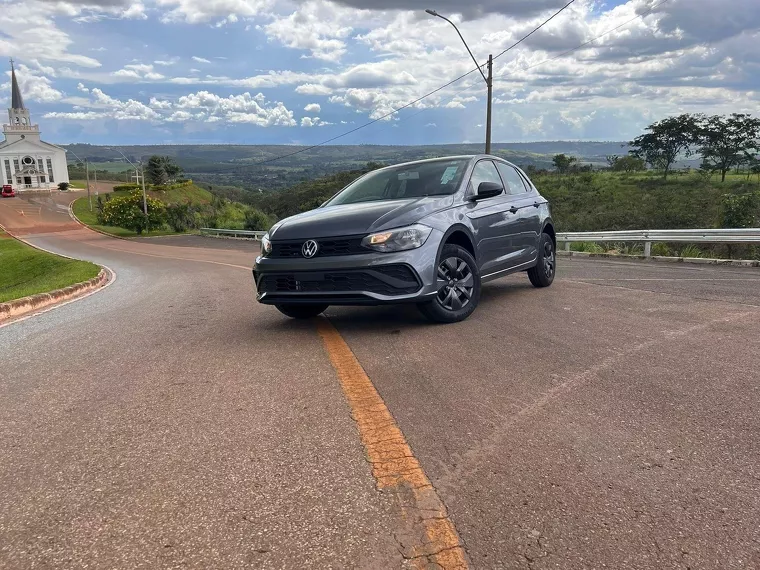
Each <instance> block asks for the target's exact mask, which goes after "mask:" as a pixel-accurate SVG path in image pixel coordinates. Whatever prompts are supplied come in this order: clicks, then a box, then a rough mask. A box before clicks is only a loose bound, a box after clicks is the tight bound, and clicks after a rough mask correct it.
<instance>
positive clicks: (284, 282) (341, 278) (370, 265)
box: [253, 230, 442, 305]
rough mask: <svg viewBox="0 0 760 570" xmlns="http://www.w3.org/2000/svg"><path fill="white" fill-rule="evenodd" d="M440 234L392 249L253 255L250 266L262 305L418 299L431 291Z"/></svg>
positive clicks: (436, 233) (369, 303)
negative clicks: (311, 255) (313, 254)
mask: <svg viewBox="0 0 760 570" xmlns="http://www.w3.org/2000/svg"><path fill="white" fill-rule="evenodd" d="M441 238H442V234H441V233H440V232H438V231H437V230H433V232H432V233H431V235H430V236H428V239H427V240H426V241H425V243H424V244H423V246H422V247H419V248H417V249H412V250H408V251H400V252H395V253H380V252H369V253H362V254H355V255H342V256H325V257H315V258H312V259H305V258H270V257H263V256H259V257H257V258H256V262H255V264H254V267H253V278H254V282H255V284H256V290H257V296H256V299H257V300H258V301H259V302H260V303H263V304H267V305H278V304H289V303H292V304H309V303H325V304H329V305H382V304H387V303H418V302H422V301H425V300H428V299H430V298H432V297H433V296H435V294H436V293H437V287H436V267H435V262H436V258H437V255H438V246H439V243H440V240H441Z"/></svg>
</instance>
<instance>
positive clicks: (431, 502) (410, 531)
mask: <svg viewBox="0 0 760 570" xmlns="http://www.w3.org/2000/svg"><path fill="white" fill-rule="evenodd" d="M317 330H318V331H319V335H320V336H321V337H322V341H323V342H324V345H325V349H326V351H327V353H328V355H329V357H330V361H331V362H332V365H333V367H334V368H335V371H336V373H337V375H338V380H339V381H340V385H341V387H342V389H343V393H344V394H345V396H346V399H347V400H348V403H349V405H350V407H351V415H352V416H353V418H354V420H355V421H356V425H357V427H358V428H359V435H360V437H361V440H362V444H363V445H364V449H365V451H366V453H367V458H368V460H369V462H370V463H371V464H372V474H373V475H374V477H375V480H376V481H377V487H378V489H381V490H383V491H390V492H392V493H394V495H395V498H396V500H397V501H398V505H399V507H400V509H401V518H402V526H403V527H404V532H403V533H400V534H399V535H397V539H398V540H399V543H400V545H401V550H402V553H403V555H404V557H405V558H407V559H410V560H412V561H413V562H414V564H415V566H416V567H417V568H432V567H435V568H443V569H445V570H450V569H457V570H459V569H462V570H464V569H466V568H469V564H468V562H467V556H466V554H465V551H464V548H463V545H462V541H461V540H460V538H459V535H458V534H457V531H456V528H454V523H452V522H451V519H450V518H449V516H448V513H447V511H446V506H445V505H444V504H443V501H441V499H440V497H438V493H437V492H436V490H435V489H434V488H433V485H432V484H431V482H430V480H429V479H428V478H427V475H425V472H424V471H423V469H422V466H421V465H420V463H419V461H417V458H416V457H415V456H414V453H413V452H412V449H411V448H410V447H409V444H408V443H407V442H406V438H404V434H403V433H401V429H399V427H398V425H396V421H395V420H394V419H393V416H392V415H391V413H390V411H389V410H388V408H387V407H386V405H385V402H384V401H383V399H382V398H381V397H380V394H378V392H377V390H376V389H375V386H374V385H373V384H372V381H371V380H370V379H369V377H368V376H367V373H366V372H365V371H364V369H363V368H362V365H361V364H359V361H358V360H357V359H356V356H354V353H353V352H352V351H351V349H350V348H349V346H348V345H347V344H346V341H344V340H343V337H342V336H341V335H340V333H339V332H338V331H337V330H336V329H335V327H334V326H333V325H332V323H330V321H328V320H327V319H325V318H320V319H319V320H318V321H317ZM436 565H437V566H436Z"/></svg>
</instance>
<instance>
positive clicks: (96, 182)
mask: <svg viewBox="0 0 760 570" xmlns="http://www.w3.org/2000/svg"><path fill="white" fill-rule="evenodd" d="M95 195H96V196H97V195H98V169H97V168H95ZM90 212H92V198H90Z"/></svg>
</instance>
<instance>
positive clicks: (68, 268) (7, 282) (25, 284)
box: [0, 232, 100, 303]
mask: <svg viewBox="0 0 760 570" xmlns="http://www.w3.org/2000/svg"><path fill="white" fill-rule="evenodd" d="M0 266H1V267H2V268H3V270H2V271H0V303H4V302H6V301H12V300H14V299H20V298H22V297H28V296H29V295H36V294H37V293H47V292H49V291H54V290H56V289H62V288H63V287H68V286H69V285H74V284H76V283H81V282H82V281H87V280H88V279H92V278H93V277H97V275H98V273H99V272H100V267H98V266H97V265H95V264H94V263H89V262H87V261H75V260H73V259H66V258H65V257H59V256H57V255H53V254H51V253H45V252H44V251H40V250H38V249H34V248H33V247H30V246H28V245H26V244H24V243H21V242H20V241H16V240H15V239H13V238H11V237H10V236H9V235H7V234H5V233H2V232H0Z"/></svg>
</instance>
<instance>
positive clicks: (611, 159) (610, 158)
mask: <svg viewBox="0 0 760 570" xmlns="http://www.w3.org/2000/svg"><path fill="white" fill-rule="evenodd" d="M605 158H606V160H607V164H608V165H609V167H610V168H611V169H612V170H615V165H616V164H617V161H618V160H620V157H619V156H618V155H616V154H608V155H607V156H606V157H605Z"/></svg>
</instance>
